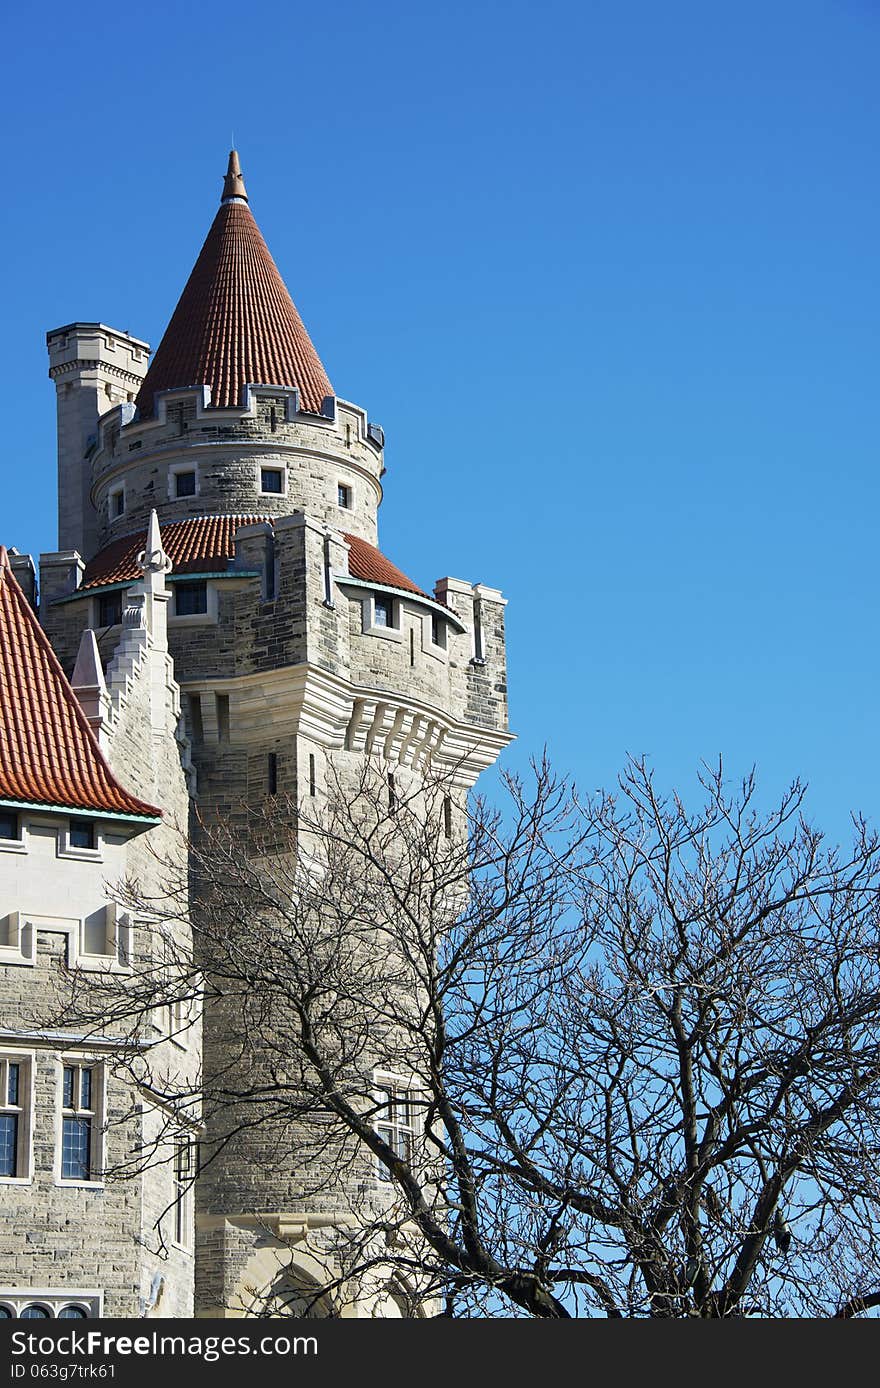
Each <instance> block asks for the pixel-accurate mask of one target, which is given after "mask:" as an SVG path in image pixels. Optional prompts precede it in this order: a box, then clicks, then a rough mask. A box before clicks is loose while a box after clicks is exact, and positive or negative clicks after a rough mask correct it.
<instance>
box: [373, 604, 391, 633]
mask: <svg viewBox="0 0 880 1388" xmlns="http://www.w3.org/2000/svg"><path fill="white" fill-rule="evenodd" d="M373 609H374V612H375V617H374V618H373V624H374V625H375V626H377V627H390V625H391V601H390V599H389V598H376V600H375V602H374V604H373Z"/></svg>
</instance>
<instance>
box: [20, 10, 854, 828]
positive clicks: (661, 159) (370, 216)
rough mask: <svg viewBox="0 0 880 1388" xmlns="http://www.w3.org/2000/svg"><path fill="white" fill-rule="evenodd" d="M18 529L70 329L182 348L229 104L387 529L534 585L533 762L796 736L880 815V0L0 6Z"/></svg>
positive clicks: (844, 791)
mask: <svg viewBox="0 0 880 1388" xmlns="http://www.w3.org/2000/svg"><path fill="white" fill-rule="evenodd" d="M4 40H5V49H6V54H7V74H6V80H5V83H4V86H3V88H2V91H0V103H2V127H3V130H4V132H5V147H6V157H5V161H4V163H5V169H4V177H5V182H6V195H5V202H6V212H7V216H6V218H5V219H4V221H5V229H4V231H3V237H4V240H5V242H6V245H5V247H4V255H3V264H4V266H5V267H6V271H7V274H6V284H5V287H4V292H3V299H4V303H3V307H4V319H5V323H4V331H3V333H2V346H3V354H4V361H3V373H4V379H5V383H6V384H5V398H6V402H7V410H6V415H5V421H4V426H5V428H4V432H5V464H4V467H5V485H4V490H3V496H4V506H3V514H2V525H0V532H2V533H0V540H2V541H3V542H5V543H6V544H9V545H11V544H14V545H17V546H18V548H19V549H21V550H26V549H29V550H31V551H34V552H37V551H40V550H45V549H52V548H54V547H55V545H56V535H55V476H54V472H55V461H54V448H55V441H54V397H53V390H52V387H51V385H50V383H49V382H48V380H47V378H46V358H45V344H44V335H45V332H46V330H47V329H49V328H52V327H55V326H58V325H61V324H63V323H67V322H69V321H71V320H72V319H76V318H81V319H101V320H103V321H104V322H107V323H109V324H111V325H113V326H115V327H118V328H123V329H128V330H129V331H131V332H132V333H134V334H136V335H137V336H139V337H142V338H146V339H147V340H148V341H149V342H151V343H152V344H153V345H155V344H156V343H157V342H158V340H159V338H160V336H161V334H162V331H163V329H164V327H165V324H166V322H167V319H168V317H169V315H170V312H171V310H172V308H173V306H174V304H175V302H176V299H177V296H178V294H179V292H180V290H181V288H182V286H183V284H184V281H185V279H186V276H187V275H188V273H189V270H190V268H191V266H192V263H193V261H194V259H195V256H196V254H197V252H198V249H199V247H200V245H201V242H202V240H203V238H204V235H205V233H206V232H207V229H208V226H209V224H210V222H211V219H212V217H213V215H214V210H215V207H216V204H217V200H218V197H219V192H220V187H221V177H222V174H223V171H224V167H225V160H226V153H227V150H228V148H229V142H230V132H231V131H233V130H234V133H235V140H236V143H237V145H238V148H239V150H240V152H241V159H242V165H243V168H244V173H245V178H246V181H247V186H248V191H249V193H250V197H251V206H252V208H253V210H254V213H255V216H256V218H257V221H258V223H259V224H260V227H261V229H262V231H263V233H264V235H265V237H266V239H267V241H268V243H269V246H270V248H271V250H272V252H273V255H274V257H275V259H276V261H277V263H278V265H279V268H280V269H281V272H282V274H283V275H284V277H285V280H286V282H287V284H288V287H289V289H290V291H291V293H292V295H293V298H294V300H295V302H296V304H297V306H298V308H299V309H300V312H301V313H302V315H303V317H304V319H305V321H306V324H307V326H308V328H309V330H310V332H311V335H312V337H313V340H314V341H315V344H316V346H317V348H318V351H319V352H320V354H321V356H322V358H323V360H324V362H325V365H326V366H327V369H328V372H329V375H330V378H331V380H332V381H333V383H334V386H335V388H336V390H337V391H338V393H339V394H340V395H342V396H344V397H346V398H348V399H351V400H354V401H357V402H358V403H360V404H362V405H364V406H366V407H367V409H368V410H369V413H370V415H371V417H372V418H373V419H375V420H377V421H379V422H380V423H382V424H383V425H384V427H385V430H386V435H387V440H388V445H387V453H386V463H387V467H388V473H387V475H386V478H385V482H386V500H385V503H384V505H383V508H382V513H381V517H380V525H381V535H380V538H381V544H382V547H383V549H384V550H385V552H386V553H387V554H388V555H389V556H390V557H391V558H392V559H393V560H394V561H395V562H396V563H397V564H399V565H400V566H401V567H402V568H403V569H404V570H405V571H407V572H408V573H410V574H411V575H412V576H413V577H414V578H416V579H417V580H418V581H419V582H421V583H422V584H423V585H426V586H427V585H430V584H432V583H433V581H434V580H435V579H436V578H437V577H438V576H440V575H442V574H453V575H456V576H459V577H463V578H469V579H471V580H481V581H483V582H486V583H490V584H493V585H496V586H498V587H501V588H502V589H503V590H504V592H505V594H506V595H507V596H508V598H509V600H510V605H509V608H508V619H509V620H508V639H509V654H510V700H511V723H512V726H513V728H514V730H515V731H516V732H517V734H518V736H519V741H518V743H517V744H516V745H515V748H514V749H512V750H511V752H510V753H509V754H508V755H507V758H506V762H507V764H508V765H510V766H516V765H518V764H521V762H522V761H523V759H524V758H525V757H526V756H527V755H528V754H529V753H530V752H534V751H538V750H540V747H541V745H542V744H543V743H544V742H545V741H546V742H547V743H548V744H549V746H550V749H551V752H552V754H553V756H554V758H555V760H556V761H557V763H558V764H559V765H560V767H562V768H565V769H569V770H571V771H572V772H574V773H575V775H576V776H577V778H578V781H579V782H580V783H581V784H582V785H584V786H586V787H592V786H598V785H599V784H602V783H607V782H609V781H610V780H612V779H613V777H614V775H615V773H616V770H617V769H618V768H619V766H620V765H621V763H622V761H623V759H624V757H625V755H626V753H627V752H633V753H640V752H646V753H649V754H650V755H651V757H652V758H653V761H654V763H655V765H656V767H657V770H658V774H659V776H660V778H661V779H662V781H663V782H664V783H666V784H670V783H676V784H680V785H682V786H683V787H684V788H685V789H686V790H687V789H688V788H689V787H690V786H691V784H692V779H693V773H694V769H695V767H696V766H697V764H698V763H699V761H700V759H701V758H704V757H705V758H710V759H711V758H714V757H716V756H717V755H718V753H719V752H723V753H724V755H725V758H726V760H727V763H728V766H729V768H730V769H731V771H736V772H739V771H742V770H744V769H746V768H747V767H748V766H750V765H751V764H752V762H755V763H757V766H758V771H759V775H760V777H761V781H762V783H763V785H764V787H765V789H766V791H767V793H768V794H770V793H775V792H776V791H779V790H781V789H782V787H783V784H784V783H785V782H787V781H788V779H790V778H791V777H792V776H794V775H795V774H798V773H800V774H801V775H802V776H803V777H805V778H806V779H807V780H809V781H810V783H811V787H812V790H811V798H810V804H811V807H812V810H813V813H814V815H815V817H816V818H817V819H818V820H819V821H820V822H824V823H826V824H827V825H829V826H830V827H831V828H832V829H834V831H835V832H839V831H841V830H844V829H845V825H846V812H847V810H848V809H849V808H850V807H860V808H863V809H864V810H865V811H866V812H867V813H868V814H869V815H871V816H872V817H874V818H876V819H880V753H878V745H877V732H876V729H877V709H878V691H880V657H878V642H877V636H876V631H877V626H878V608H880V604H878V595H877V581H876V570H877V560H876V554H877V542H876V532H877V526H878V514H877V513H878V481H877V463H878V442H880V427H878V426H880V411H878V390H877V369H878V360H877V358H878V352H877V347H878V325H880V288H878V283H880V280H878V273H877V270H878V265H877V261H878V246H880V225H878V222H880V203H878V194H877V149H878V147H880V138H878V135H880V131H878V124H880V121H878V117H880V81H878V78H877V74H878V70H880V7H878V5H877V3H876V0H825V3H817V2H816V0H782V2H781V3H773V2H772V0H761V3H754V0H739V3H737V4H735V5H727V6H721V5H712V4H706V3H705V0H668V3H665V4H662V5H661V4H659V3H654V2H653V0H637V3H624V0H602V3H597V2H596V0H582V3H572V2H571V0H549V3H547V0H544V3H542V4H541V5H540V6H539V5H538V4H536V3H533V4H530V5H525V4H522V3H519V2H518V0H508V2H507V3H504V4H501V3H498V4H482V3H479V2H477V3H474V2H473V0H470V3H462V0H445V3H444V4H442V5H431V4H425V5H413V4H411V3H406V4H404V3H400V2H399V0H376V3H372V4H369V5H368V4H364V3H361V4H353V3H341V4H324V5H308V6H304V5H300V4H298V3H295V2H294V3H293V4H280V3H278V4H273V3H265V2H264V0H254V3H252V4H250V5H249V6H246V7H242V6H241V5H239V4H235V5H233V4H230V3H228V0H215V3H214V4H212V5H211V6H210V7H207V6H186V5H181V4H176V5H173V6H172V5H170V4H167V3H165V0H159V3H153V4H151V5H149V6H135V7H127V8H126V7H124V6H123V7H121V8H116V9H113V10H107V11H101V10H91V11H89V10H83V9H82V7H79V8H77V7H72V8H71V7H69V6H67V5H59V4H56V3H49V4H48V5H43V6H27V7H26V6H16V7H15V8H14V9H13V10H11V11H10V12H9V14H8V16H7V18H6V24H5V31H4Z"/></svg>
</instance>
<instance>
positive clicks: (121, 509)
mask: <svg viewBox="0 0 880 1388" xmlns="http://www.w3.org/2000/svg"><path fill="white" fill-rule="evenodd" d="M109 502H110V519H111V520H116V519H117V518H118V517H119V516H124V515H125V488H124V487H117V489H116V491H115V492H111V493H110V496H109Z"/></svg>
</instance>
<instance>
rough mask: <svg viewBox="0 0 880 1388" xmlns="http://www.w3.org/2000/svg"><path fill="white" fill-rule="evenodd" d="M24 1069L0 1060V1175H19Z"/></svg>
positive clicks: (24, 1067) (8, 1061) (23, 1066)
mask: <svg viewBox="0 0 880 1388" xmlns="http://www.w3.org/2000/svg"><path fill="white" fill-rule="evenodd" d="M26 1076H27V1069H26V1066H25V1065H24V1064H23V1063H22V1062H21V1061H20V1060H3V1059H0V1176H21V1175H23V1174H24V1172H23V1169H22V1168H23V1155H22V1145H23V1142H22V1139H23V1134H24V1116H25V1115H24V1101H25V1088H26Z"/></svg>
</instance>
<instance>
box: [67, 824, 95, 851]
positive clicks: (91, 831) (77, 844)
mask: <svg viewBox="0 0 880 1388" xmlns="http://www.w3.org/2000/svg"><path fill="white" fill-rule="evenodd" d="M67 843H68V846H69V847H70V848H94V846H95V826H94V824H93V823H92V821H91V820H90V819H72V820H71V821H70V828H69V830H68V832H67Z"/></svg>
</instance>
